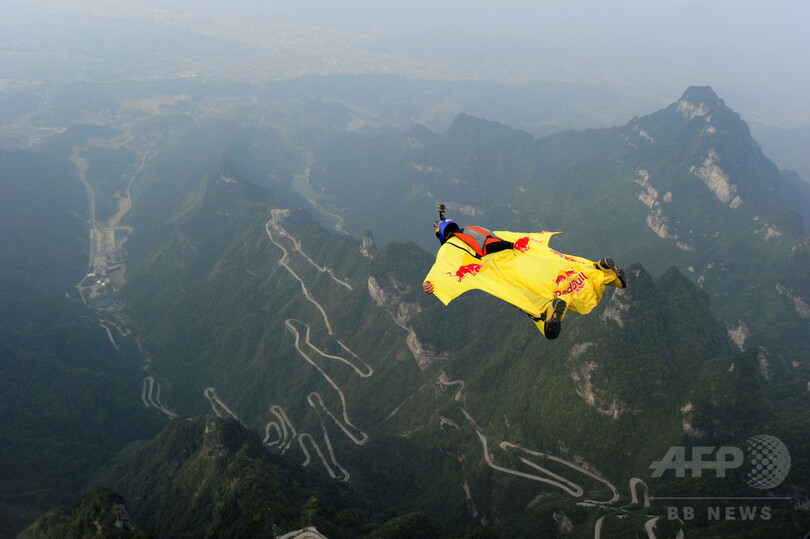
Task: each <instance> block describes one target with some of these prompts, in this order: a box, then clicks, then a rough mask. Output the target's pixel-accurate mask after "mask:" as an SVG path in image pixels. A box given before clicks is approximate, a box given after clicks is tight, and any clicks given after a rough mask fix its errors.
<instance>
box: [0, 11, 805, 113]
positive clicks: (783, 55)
mask: <svg viewBox="0 0 810 539" xmlns="http://www.w3.org/2000/svg"><path fill="white" fill-rule="evenodd" d="M3 4H6V6H7V7H6V8H0V9H2V10H3V11H5V12H6V13H5V17H4V18H5V23H2V22H0V53H2V52H3V49H6V48H8V47H9V46H12V47H13V46H14V40H12V45H8V40H7V39H3V38H4V36H3V34H7V35H8V34H10V33H13V32H14V31H18V30H19V29H20V28H23V29H24V28H26V26H25V25H29V26H30V27H31V28H33V29H34V30H37V31H40V32H42V31H44V29H46V28H48V25H49V24H50V25H52V26H53V27H54V30H53V31H54V32H59V31H63V30H64V28H71V27H72V28H74V30H75V31H77V32H88V33H92V32H93V31H95V30H93V29H94V28H95V29H97V28H102V27H103V26H104V25H105V24H111V23H114V22H115V23H118V24H120V23H121V21H125V20H131V19H137V20H139V21H141V22H145V23H149V24H158V23H159V24H162V25H169V26H180V27H182V28H183V29H185V30H189V31H193V32H196V33H200V34H203V35H206V36H216V37H217V38H218V39H224V38H227V39H230V40H234V41H241V42H243V43H246V44H249V45H251V46H261V47H263V49H264V50H266V51H268V52H272V53H273V54H275V55H276V58H280V59H286V60H288V61H295V59H298V58H300V59H301V60H300V62H299V63H300V70H299V71H300V72H301V73H306V72H308V71H312V72H316V73H324V72H341V71H345V72H362V71H368V72H392V73H402V74H405V75H409V76H426V77H431V78H433V77H450V78H479V79H491V80H515V81H517V80H544V81H571V82H611V83H616V84H622V85H627V86H628V87H632V88H637V89H639V90H642V91H647V92H652V93H656V94H660V95H661V98H662V102H667V101H669V102H671V101H673V100H675V99H677V98H678V97H679V96H680V94H681V93H682V92H683V91H684V90H685V89H686V88H687V87H688V86H691V85H710V86H712V87H713V88H714V89H715V91H716V92H717V93H718V94H719V95H720V96H721V97H723V98H724V99H725V100H726V102H727V103H728V104H729V106H731V107H732V108H734V109H735V110H738V111H740V112H741V113H743V114H744V116H746V118H747V119H749V120H755V119H756V120H760V121H763V122H766V123H773V124H777V125H783V126H796V125H810V105H808V103H807V101H808V99H807V94H808V90H810V38H808V33H810V1H808V0H791V1H781V0H773V1H767V2H766V1H764V0H761V1H748V0H734V1H732V0H699V1H698V0H681V1H666V2H664V1H655V0H644V1H642V0H612V1H604V0H599V1H597V0H572V1H569V2H556V1H555V2H551V1H544V2H539V1H535V2H518V1H514V0H506V1H498V2H494V1H476V0H465V1H461V0H433V1H426V0H408V1H402V0H393V1H392V0H386V1H380V0H374V1H372V0H340V1H325V0H281V1H280V0H229V1H224V0H197V1H187V0H160V1H158V0H140V1H136V2H132V1H122V0H104V1H100V0H0V6H2V5H3ZM71 21H72V22H71ZM71 24H72V26H71ZM86 25H89V26H87V28H88V29H85V27H86ZM108 42H109V39H108ZM108 45H109V43H108ZM85 53H86V51H85ZM315 60H317V61H315ZM2 62H4V60H3V56H0V71H2V67H3V66H2ZM279 73H280V74H281V75H282V76H289V75H290V74H295V73H298V72H297V71H295V70H291V69H290V67H289V65H287V66H286V67H285V68H284V70H280V71H279ZM0 78H2V75H0Z"/></svg>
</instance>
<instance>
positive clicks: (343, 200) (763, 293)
mask: <svg viewBox="0 0 810 539" xmlns="http://www.w3.org/2000/svg"><path fill="white" fill-rule="evenodd" d="M314 156H315V165H314V166H313V169H312V173H311V174H310V178H311V181H312V183H313V186H314V188H315V189H316V190H317V189H323V194H322V197H321V199H322V200H323V201H325V202H327V203H328V202H330V201H331V202H332V203H333V204H334V206H335V207H340V208H342V209H343V212H342V215H343V216H344V217H345V219H346V225H345V226H346V228H347V230H350V231H352V232H356V233H359V229H360V228H361V227H368V226H369V225H367V224H366V223H368V222H371V223H375V224H376V226H372V228H373V230H374V234H375V237H377V238H378V239H379V240H381V241H386V240H402V239H409V240H413V241H416V242H418V243H419V244H420V245H422V246H423V247H425V248H428V249H435V242H434V240H433V239H432V235H431V234H429V233H428V232H427V230H428V226H429V225H428V223H429V221H430V219H431V217H432V216H431V215H430V211H429V210H427V208H430V207H432V203H433V202H434V201H443V202H446V203H447V204H448V208H449V210H448V217H452V218H454V219H456V220H457V221H459V222H461V223H462V224H463V223H465V222H472V223H478V224H483V225H485V226H488V227H489V228H493V229H508V230H526V231H531V230H562V231H564V232H565V234H563V235H562V236H561V237H560V239H559V242H560V245H561V246H562V248H563V250H565V249H568V250H569V251H573V250H576V251H577V252H578V253H579V254H582V255H584V256H588V257H590V258H593V259H598V258H601V257H602V256H605V254H610V255H611V256H613V258H614V259H618V260H619V261H621V262H622V263H632V262H641V263H642V264H643V265H644V266H645V267H647V268H649V269H650V270H651V271H653V272H654V273H658V272H661V271H664V270H665V269H666V268H668V267H669V266H671V265H677V266H678V267H679V268H681V269H682V271H684V272H685V273H686V274H687V275H689V276H690V277H691V278H692V279H693V281H694V282H695V283H697V284H698V285H699V286H700V287H701V288H703V289H704V290H706V291H707V292H709V294H710V295H711V296H712V309H713V311H714V312H715V314H717V315H718V316H719V317H720V319H721V320H723V321H724V322H725V323H726V324H728V325H729V327H730V328H739V329H738V331H737V334H738V335H741V336H742V335H744V336H746V338H747V339H748V340H747V341H745V345H756V346H759V347H760V348H761V352H762V354H763V355H762V361H763V365H764V364H765V363H767V368H768V369H769V371H770V372H771V374H774V375H777V376H780V375H781V376H790V375H791V374H790V373H792V372H794V369H795V368H796V367H795V366H794V362H798V363H800V364H804V363H805V359H806V358H805V356H804V355H803V354H802V352H801V350H804V349H807V347H808V346H810V342H807V341H806V340H805V339H804V337H800V336H799V335H810V311H808V309H807V307H806V306H807V305H808V299H807V290H808V289H810V283H808V282H807V277H806V271H804V270H802V269H800V268H799V267H798V265H797V264H799V259H797V253H798V252H801V251H802V250H803V248H802V245H804V243H805V242H806V239H807V236H806V235H805V231H804V230H805V229H804V228H803V227H802V217H801V216H802V215H803V216H804V219H805V220H806V219H807V218H808V216H810V200H808V198H807V197H806V196H805V194H804V192H803V191H802V190H801V189H799V188H797V187H796V185H795V184H794V183H793V182H791V181H789V179H787V178H786V177H784V175H783V174H782V173H781V172H780V171H779V170H778V169H777V168H776V166H775V165H774V164H773V163H772V162H771V161H770V160H768V159H767V157H765V156H764V155H763V154H762V152H761V150H760V148H759V146H758V145H757V143H756V141H754V140H753V138H751V135H750V132H749V130H748V126H747V125H746V124H745V122H743V121H742V120H741V118H740V117H739V115H738V114H736V113H735V112H734V111H732V110H731V109H729V108H728V107H727V106H726V105H725V103H724V102H723V101H722V99H720V98H719V97H718V96H717V95H716V94H715V93H714V92H713V91H712V90H711V88H708V87H693V88H690V89H688V90H687V91H686V92H685V93H684V95H683V96H682V97H681V99H680V100H678V102H676V103H673V104H672V105H670V106H669V107H667V108H665V109H663V110H661V111H659V112H656V113H653V114H650V115H648V116H645V117H643V118H634V119H633V120H631V121H630V122H629V123H628V124H626V125H624V126H621V127H614V128H610V129H596V130H585V131H567V132H562V133H558V134H556V135H550V136H548V137H544V138H541V139H534V138H533V137H531V136H529V135H528V134H526V133H525V132H522V131H519V130H513V129H509V128H507V127H506V126H503V125H500V124H496V123H494V122H488V121H485V120H481V119H477V118H472V117H469V116H465V115H460V116H458V117H457V118H456V120H455V121H454V123H453V125H452V126H451V127H450V128H449V129H448V130H447V131H446V132H445V133H444V134H442V135H436V134H433V133H430V132H428V131H427V130H425V129H423V128H419V127H416V128H414V129H413V130H411V132H409V133H407V134H401V135H386V136H381V137H379V138H377V139H368V138H362V137H359V136H352V135H346V136H340V137H337V136H336V137H333V139H332V140H327V141H325V142H324V143H322V144H321V146H320V147H319V149H318V150H317V151H316V152H315V154H314ZM372 186H373V187H372ZM732 268H733V269H732ZM802 275H804V276H802ZM787 327H790V328H791V329H790V330H787V331H786V333H787V334H789V335H791V339H789V342H784V339H782V338H781V337H779V335H780V334H781V330H782V329H786V328H787ZM794 338H795V340H794ZM805 367H806V365H805Z"/></svg>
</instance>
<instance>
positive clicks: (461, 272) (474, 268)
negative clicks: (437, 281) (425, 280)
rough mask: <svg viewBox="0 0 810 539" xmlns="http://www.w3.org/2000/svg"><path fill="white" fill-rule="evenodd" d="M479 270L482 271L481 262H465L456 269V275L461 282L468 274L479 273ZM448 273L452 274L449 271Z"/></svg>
mask: <svg viewBox="0 0 810 539" xmlns="http://www.w3.org/2000/svg"><path fill="white" fill-rule="evenodd" d="M479 271H481V264H465V265H464V266H461V267H459V268H458V269H457V270H456V277H458V282H461V280H462V279H464V277H466V276H467V275H478V272H479ZM448 275H451V274H450V273H448Z"/></svg>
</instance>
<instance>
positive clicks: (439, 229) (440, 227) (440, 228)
mask: <svg viewBox="0 0 810 539" xmlns="http://www.w3.org/2000/svg"><path fill="white" fill-rule="evenodd" d="M456 230H460V229H459V227H458V225H457V224H456V223H455V222H454V221H453V220H452V219H442V220H441V221H439V222H437V223H436V237H437V238H438V239H439V243H441V244H442V245H444V242H445V241H447V238H448V237H449V236H450V234H451V233H452V232H455V231H456Z"/></svg>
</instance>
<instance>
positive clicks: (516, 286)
mask: <svg viewBox="0 0 810 539" xmlns="http://www.w3.org/2000/svg"><path fill="white" fill-rule="evenodd" d="M493 234H494V235H495V236H497V237H499V238H501V239H503V240H506V241H509V242H512V243H514V244H515V247H514V248H513V249H507V250H504V251H499V252H496V253H493V254H489V255H485V256H483V257H481V258H480V259H479V258H476V257H475V256H473V251H472V249H471V248H470V247H469V246H468V245H467V244H466V243H464V242H463V241H462V240H460V239H459V238H457V237H455V236H451V237H450V238H449V239H448V240H447V241H446V242H444V244H443V245H442V246H441V248H440V249H439V252H438V253H437V255H436V262H435V263H434V264H433V267H432V268H431V269H430V272H429V273H428V275H427V277H425V280H426V281H429V282H430V283H432V284H433V288H434V290H433V293H434V294H435V295H436V297H437V298H439V300H440V301H441V302H442V303H444V304H445V305H447V304H448V303H450V302H451V301H452V300H454V299H455V298H456V297H458V296H460V295H461V294H463V293H464V292H466V291H468V290H473V289H478V290H483V291H484V292H487V293H489V294H492V295H493V296H496V297H498V298H500V299H502V300H504V301H506V302H509V303H511V304H512V305H514V306H515V307H517V308H519V309H521V310H523V311H525V312H526V313H528V314H529V315H531V316H532V317H533V318H534V319H535V324H536V325H537V328H538V329H539V330H540V332H543V326H544V322H543V321H540V320H539V318H540V315H541V314H542V313H544V312H545V311H546V309H547V308H548V306H549V304H550V303H551V301H552V300H553V299H554V298H555V297H560V298H562V299H563V300H565V301H566V302H567V310H570V311H573V312H575V313H580V314H587V313H589V312H591V310H592V309H593V308H594V307H596V305H597V304H598V303H599V300H600V298H601V297H602V292H603V291H604V290H605V286H606V285H608V284H612V285H614V286H617V283H618V281H619V279H618V277H616V276H615V275H613V274H611V273H607V272H604V271H601V270H599V269H597V268H596V267H595V265H594V262H593V261H591V260H588V259H587V258H582V257H579V256H571V255H567V254H563V253H559V252H557V251H555V250H554V249H552V248H550V247H549V246H548V241H549V239H551V236H553V235H554V234H559V232H547V231H543V232H540V233H519V232H508V231H503V230H499V231H494V232H493ZM564 316H565V313H563V317H564Z"/></svg>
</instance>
